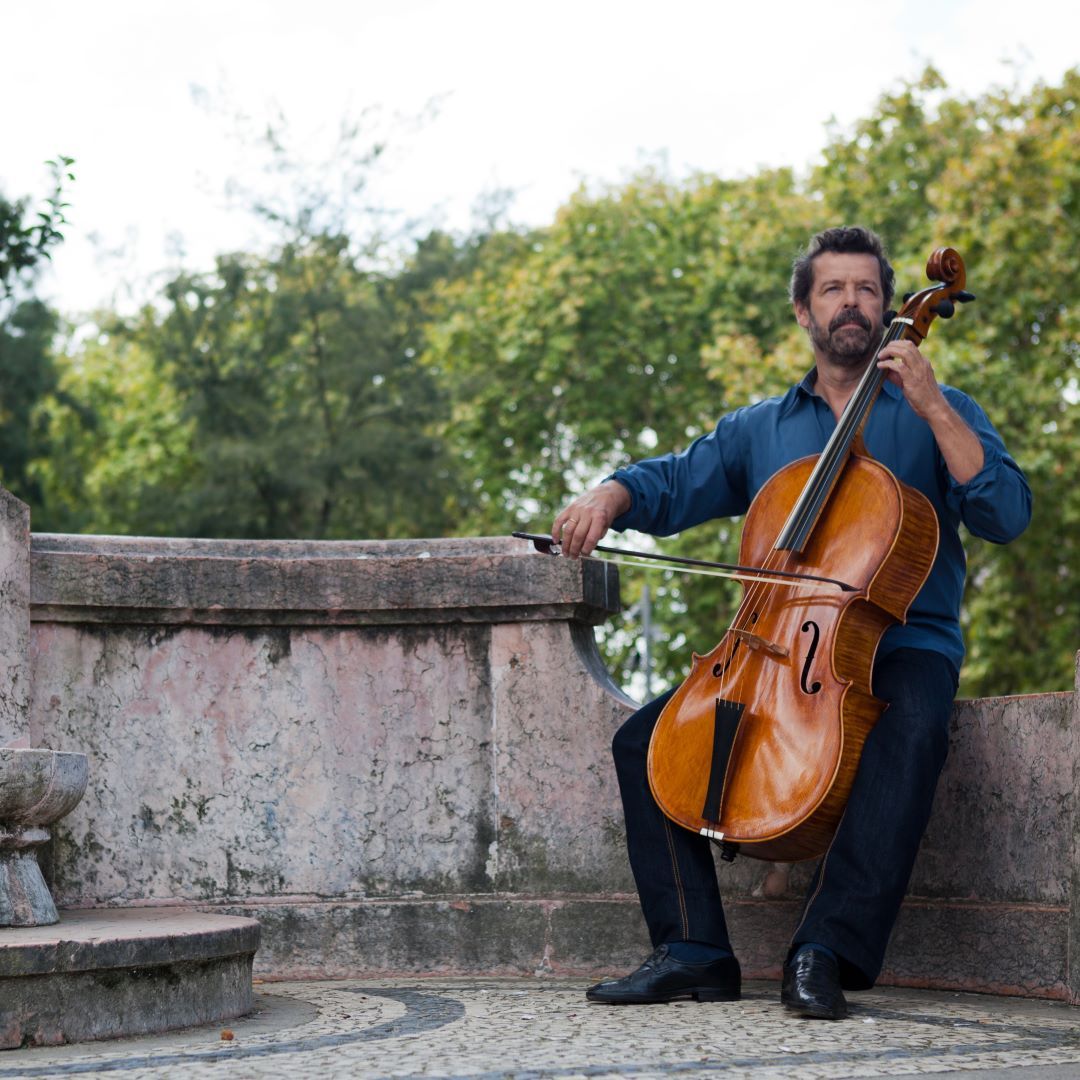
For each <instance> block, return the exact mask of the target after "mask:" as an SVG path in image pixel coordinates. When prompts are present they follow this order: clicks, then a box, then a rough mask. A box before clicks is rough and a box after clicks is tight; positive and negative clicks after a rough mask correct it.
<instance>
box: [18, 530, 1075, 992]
mask: <svg viewBox="0 0 1080 1080" xmlns="http://www.w3.org/2000/svg"><path fill="white" fill-rule="evenodd" d="M31 568H32V598H31V608H30V612H31V618H32V656H33V673H32V674H33V677H32V700H31V730H30V736H31V738H32V739H33V741H34V742H35V744H39V745H40V744H45V745H62V746H64V747H65V748H67V749H71V750H78V751H81V752H84V753H86V754H88V755H89V757H90V761H91V780H90V789H89V790H88V792H87V794H86V796H85V798H84V800H83V802H82V804H81V806H80V807H79V808H78V809H77V810H76V811H75V812H74V813H73V814H72V815H71V816H70V817H69V818H68V819H67V820H66V821H65V823H64V825H63V826H62V828H61V829H60V830H59V832H58V836H57V839H56V842H55V844H54V850H53V854H52V879H53V888H54V892H55V895H56V897H57V901H58V903H61V904H66V905H69V906H88V907H97V906H107V905H125V906H130V905H138V904H161V905H170V906H175V905H180V906H190V907H198V908H203V909H210V908H213V909H215V910H223V911H229V912H236V913H243V914H253V915H255V916H257V917H258V918H259V919H260V921H261V922H262V924H263V946H262V950H261V951H260V953H259V956H258V959H257V968H258V969H259V970H260V971H261V972H262V973H263V975H264V976H270V977H286V976H301V975H317V976H326V977H331V976H342V975H351V974H359V973H375V972H398V971H409V972H449V971H462V972H486V973H520V972H522V971H540V972H543V971H559V972H589V971H597V970H619V969H624V968H627V967H629V966H633V965H634V964H636V963H637V962H638V961H639V960H640V959H641V957H642V955H643V954H644V952H645V951H646V950H647V942H646V937H645V933H644V928H643V925H642V922H641V918H640V915H639V913H638V911H637V905H636V902H635V899H634V893H633V883H632V881H631V879H630V876H629V872H628V869H627V867H626V861H625V856H624V852H623V841H622V824H621V813H620V811H619V808H618V799H617V791H616V786H615V781H614V776H613V773H612V770H611V767H610V755H609V743H610V738H611V735H612V734H613V732H614V731H615V729H616V728H617V727H618V725H619V723H620V722H621V720H622V718H623V717H625V716H626V715H628V714H629V712H630V711H631V709H632V707H633V706H632V704H631V703H630V702H629V700H628V699H627V698H626V697H625V696H624V695H622V694H621V693H620V692H619V691H618V690H617V688H615V687H614V685H613V684H612V683H611V681H610V679H609V678H608V676H607V673H606V672H605V671H604V669H603V666H602V664H601V662H600V659H599V656H598V654H597V652H596V648H595V644H594V642H593V638H592V629H591V624H595V623H597V622H600V621H602V620H604V619H605V618H607V617H608V616H609V615H610V614H611V613H613V612H614V611H616V610H617V608H618V581H617V577H616V573H617V572H616V570H615V568H614V567H612V566H604V565H601V564H599V563H595V562H588V563H575V562H570V561H568V560H557V559H551V558H547V557H544V556H540V555H536V554H534V553H532V552H530V551H528V549H527V547H526V545H524V544H523V543H521V542H519V541H512V540H504V539H494V540H493V539H486V540H468V541H466V540H433V541H408V542H397V543H365V542H352V543H337V544H330V543H306V542H293V543H246V542H233V541H180V540H139V539H117V538H105V537H56V536H35V537H34V538H33V541H32V560H31ZM953 727H954V739H953V744H954V749H953V752H952V754H951V756H950V762H949V764H948V766H947V771H946V775H945V778H944V779H943V782H942V787H941V790H940V793H939V797H938V800H937V805H936V808H935V815H934V819H933V821H932V823H931V827H930V830H929V832H928V834H927V837H926V840H925V843H924V845H923V850H922V853H921V855H920V859H919V863H918V865H917V868H916V872H915V877H914V880H913V882H912V890H911V896H910V898H909V901H908V902H907V904H906V905H905V908H904V911H903V913H902V916H901V920H900V923H899V925H898V927H897V931H896V935H895V937H894V941H893V945H892V947H891V948H890V952H889V956H888V958H887V971H886V974H885V976H884V981H893V982H900V983H906V984H910V985H929V986H937V987H954V988H963V989H982V990H995V991H1001V992H1008V993H1025V994H1032V995H1038V996H1047V997H1057V998H1063V999H1069V1000H1078V999H1080V973H1078V972H1077V970H1076V969H1075V965H1074V966H1073V967H1070V965H1069V957H1070V955H1075V950H1074V949H1073V948H1072V945H1073V943H1075V942H1077V941H1078V940H1080V915H1078V911H1080V904H1078V902H1077V897H1078V896H1080V880H1078V879H1077V873H1078V867H1080V851H1078V850H1077V836H1078V829H1077V823H1076V799H1075V795H1074V792H1075V791H1076V782H1075V780H1076V777H1075V770H1076V768H1077V762H1078V761H1080V748H1078V747H1077V745H1076V743H1077V732H1078V731H1080V718H1078V717H1077V715H1076V712H1075V702H1074V695H1072V694H1047V695H1038V696H1035V697H1020V698H1002V699H994V700H987V701H979V702H964V703H961V704H960V705H959V706H958V707H957V710H956V713H955V715H954V720H953ZM808 873H809V870H808V868H807V867H805V866H794V867H786V866H775V865H772V864H763V863H758V862H755V861H753V860H750V859H745V858H740V859H738V860H737V861H736V862H735V864H733V865H731V866H729V865H727V864H724V865H722V866H721V869H720V874H721V881H722V884H723V888H724V891H725V895H726V896H728V897H729V903H728V907H729V922H730V924H731V927H732V934H733V940H734V942H735V945H736V948H737V950H738V952H739V955H740V958H741V959H742V960H743V962H744V967H745V969H746V970H747V972H748V974H751V975H770V976H774V975H776V974H777V973H778V971H779V963H780V960H781V959H782V957H783V953H784V950H785V946H786V939H787V935H788V934H789V933H790V930H791V928H792V927H793V926H794V922H795V912H796V909H797V907H798V897H799V896H800V894H801V891H802V889H803V886H804V885H805V882H806V880H807V877H808Z"/></svg>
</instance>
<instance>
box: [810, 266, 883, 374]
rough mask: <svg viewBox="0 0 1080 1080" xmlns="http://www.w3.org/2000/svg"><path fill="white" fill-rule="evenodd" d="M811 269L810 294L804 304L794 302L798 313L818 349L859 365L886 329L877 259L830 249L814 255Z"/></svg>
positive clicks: (835, 359) (845, 364) (818, 352)
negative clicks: (812, 279)
mask: <svg viewBox="0 0 1080 1080" xmlns="http://www.w3.org/2000/svg"><path fill="white" fill-rule="evenodd" d="M813 269H814V281H813V284H812V285H811V286H810V296H809V298H808V301H807V303H806V304H805V305H804V304H796V305H795V318H796V319H797V320H798V323H799V325H800V326H801V327H802V328H803V329H804V330H806V331H807V332H808V333H809V334H810V341H811V342H812V343H813V346H814V353H815V355H819V356H823V357H826V358H828V359H829V360H831V361H832V362H833V363H834V364H838V365H839V366H841V367H852V368H855V367H859V368H861V367H863V366H864V365H865V364H866V362H867V361H868V360H869V359H870V358H871V356H872V355H873V353H874V350H875V349H876V348H877V345H878V342H879V339H880V337H881V332H882V329H883V327H882V322H881V317H882V313H883V309H884V299H883V297H882V293H881V270H880V269H879V267H878V261H877V259H876V258H875V257H874V256H873V255H846V254H839V253H837V252H835V251H826V252H823V253H822V254H820V255H818V256H817V257H816V258H815V259H814V262H813Z"/></svg>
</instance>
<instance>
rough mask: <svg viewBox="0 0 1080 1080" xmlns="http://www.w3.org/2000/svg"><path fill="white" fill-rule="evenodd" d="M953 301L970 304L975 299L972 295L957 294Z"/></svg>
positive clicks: (965, 293)
mask: <svg viewBox="0 0 1080 1080" xmlns="http://www.w3.org/2000/svg"><path fill="white" fill-rule="evenodd" d="M953 299H954V300H959V301H960V303H961V304H970V303H971V301H972V300H974V299H975V294H974V293H969V292H958V293H956V294H954V296H953Z"/></svg>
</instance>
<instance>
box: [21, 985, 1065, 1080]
mask: <svg viewBox="0 0 1080 1080" xmlns="http://www.w3.org/2000/svg"><path fill="white" fill-rule="evenodd" d="M583 985H584V983H583V981H582V980H572V981H571V980H565V979H528V980H526V979H445V978H440V979H426V980H419V979H394V980H381V981H359V980H352V981H348V982H291V983H265V984H262V985H259V986H257V987H256V989H257V990H258V991H260V993H259V996H258V1010H257V1012H256V1013H255V1014H254V1015H252V1016H250V1017H248V1018H245V1019H241V1020H237V1021H234V1022H231V1023H230V1024H229V1025H228V1030H227V1031H225V1032H223V1030H222V1028H221V1026H220V1025H217V1026H214V1027H212V1028H208V1027H204V1028H195V1029H189V1030H187V1031H183V1032H177V1033H175V1034H171V1035H164V1036H154V1037H148V1038H143V1039H125V1040H122V1041H116V1042H107V1043H106V1042H103V1043H83V1044H81V1045H78V1046H66V1047H57V1048H35V1049H30V1050H10V1051H0V1080H6V1078H9V1077H10V1078H14V1077H19V1078H23V1077H75V1076H92V1077H103V1078H108V1077H115V1078H117V1080H119V1078H123V1080H140V1078H144V1077H146V1078H150V1077H181V1076H182V1077H184V1080H188V1078H197V1080H202V1078H207V1080H209V1078H214V1077H229V1078H230V1080H232V1078H238V1077H288V1078H290V1080H291V1078H293V1077H296V1078H305V1077H312V1078H318V1080H330V1078H334V1077H412V1076H417V1077H418V1076H424V1077H443V1078H451V1077H452V1078H455V1080H497V1078H501V1077H514V1078H519V1080H530V1078H534V1077H535V1078H541V1077H551V1078H554V1080H574V1078H577V1077H588V1078H595V1080H604V1078H614V1077H634V1078H642V1080H646V1078H649V1077H695V1076H702V1077H709V1076H713V1075H717V1076H722V1077H725V1078H729V1077H730V1078H742V1077H747V1078H751V1077H752V1078H753V1080H780V1078H784V1080H788V1078H791V1077H796V1078H802V1077H806V1078H818V1077H820V1078H826V1077H829V1078H831V1077H877V1076H907V1075H915V1074H920V1075H927V1074H933V1073H943V1072H945V1073H963V1074H966V1075H967V1076H968V1077H969V1080H970V1078H974V1077H976V1076H977V1077H983V1076H995V1077H1006V1076H1008V1077H1014V1076H1015V1077H1021V1076H1023V1077H1028V1076H1030V1077H1039V1078H1042V1077H1045V1078H1046V1080H1051V1078H1053V1080H1057V1078H1066V1080H1067V1078H1071V1077H1078V1078H1080V1009H1078V1008H1075V1007H1073V1008H1070V1007H1069V1006H1065V1005H1060V1004H1056V1003H1049V1002H1033V1001H1022V1000H1018V999H1015V998H991V997H981V996H978V995H974V994H948V993H926V992H921V991H910V990H897V989H882V990H875V991H872V992H870V993H865V994H857V995H850V998H849V1000H850V1002H851V1016H850V1017H849V1018H848V1019H847V1020H845V1021H841V1022H839V1023H830V1022H828V1021H812V1020H802V1019H799V1018H797V1017H793V1016H791V1015H790V1014H788V1013H787V1012H786V1011H785V1010H784V1009H783V1008H782V1007H781V1006H780V1004H779V998H778V992H777V988H776V987H775V986H772V985H768V984H764V983H752V984H750V985H749V986H748V987H747V988H746V991H745V996H744V999H743V1000H742V1001H741V1002H738V1003H732V1004H723V1003H715V1004H713V1003H710V1004H696V1003H693V1002H685V1003H676V1004H672V1005H655V1006H623V1007H612V1006H604V1005H590V1004H587V1003H586V1002H585V1000H584V997H583V995H582V987H583ZM230 1033H231V1035H232V1038H231V1039H228V1038H224V1039H223V1038H222V1035H223V1034H225V1035H226V1036H227V1035H228V1034H230ZM1001 1070H1004V1071H1001Z"/></svg>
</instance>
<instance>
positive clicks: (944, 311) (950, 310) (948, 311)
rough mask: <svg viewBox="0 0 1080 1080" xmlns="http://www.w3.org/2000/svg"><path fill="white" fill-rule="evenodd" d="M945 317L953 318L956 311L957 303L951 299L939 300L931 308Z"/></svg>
mask: <svg viewBox="0 0 1080 1080" xmlns="http://www.w3.org/2000/svg"><path fill="white" fill-rule="evenodd" d="M931 310H932V311H936V312H937V313H938V315H940V316H941V317H942V318H943V319H951V318H952V317H953V315H954V314H955V312H956V305H955V304H954V303H953V302H952V301H951V300H939V301H938V302H937V303H936V304H935V305H934V306H933V308H932V309H931Z"/></svg>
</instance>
